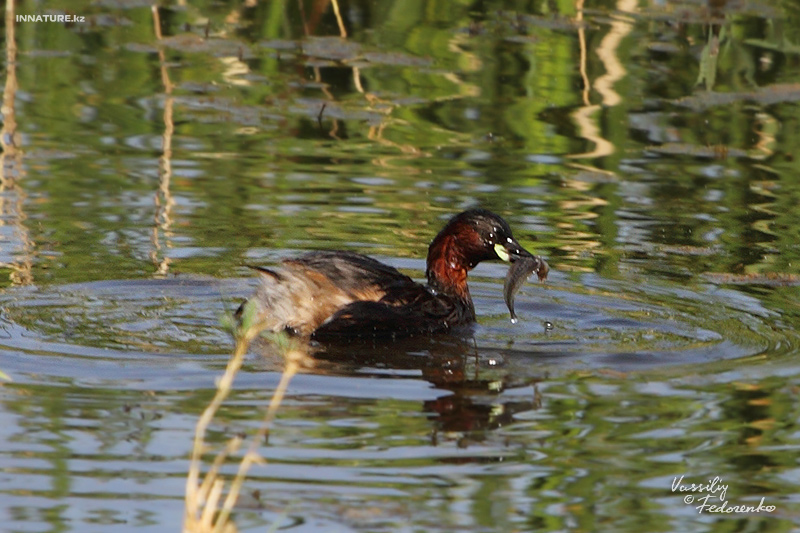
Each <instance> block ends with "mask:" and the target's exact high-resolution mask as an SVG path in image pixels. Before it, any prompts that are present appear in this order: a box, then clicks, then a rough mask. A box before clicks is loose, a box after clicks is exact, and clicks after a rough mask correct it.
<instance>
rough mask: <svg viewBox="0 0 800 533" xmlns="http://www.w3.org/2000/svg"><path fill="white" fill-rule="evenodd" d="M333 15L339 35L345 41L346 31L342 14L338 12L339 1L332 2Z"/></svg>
mask: <svg viewBox="0 0 800 533" xmlns="http://www.w3.org/2000/svg"><path fill="white" fill-rule="evenodd" d="M333 14H334V15H336V23H337V24H338V25H339V35H341V36H342V39H347V30H346V29H345V27H344V21H343V20H342V13H341V12H340V11H339V0H333Z"/></svg>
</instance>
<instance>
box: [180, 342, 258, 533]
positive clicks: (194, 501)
mask: <svg viewBox="0 0 800 533" xmlns="http://www.w3.org/2000/svg"><path fill="white" fill-rule="evenodd" d="M248 333H249V332H248ZM250 340H252V336H251V335H250V334H247V335H245V336H241V337H239V338H237V339H236V348H235V349H234V352H233V355H232V356H231V358H230V360H229V361H228V365H227V367H226V368H225V373H224V374H223V375H222V377H221V378H220V380H219V383H218V384H217V392H216V394H215V395H214V398H213V399H212V400H211V403H209V404H208V407H206V409H205V410H204V411H203V414H202V415H200V418H199V419H198V421H197V426H196V427H195V433H194V446H193V447H192V458H191V463H190V466H189V475H188V476H187V477H186V516H185V527H184V529H186V530H188V531H192V528H190V527H188V525H189V524H195V523H196V521H197V511H198V510H199V509H200V507H201V505H202V504H203V503H204V501H205V500H206V498H204V497H203V496H206V495H208V501H210V500H211V499H212V496H213V492H214V490H215V488H216V487H215V483H214V478H215V477H216V473H217V471H218V470H219V467H220V465H221V464H222V461H223V460H224V459H225V458H226V457H227V455H228V453H230V452H232V451H234V449H233V448H232V447H231V446H229V447H228V448H227V449H226V450H225V451H223V452H220V454H219V456H218V457H217V459H216V460H215V461H214V465H213V467H212V470H211V471H210V472H209V475H208V476H206V479H205V480H204V482H203V487H201V488H200V490H199V488H198V480H199V478H200V462H201V457H202V455H203V451H204V449H205V445H204V442H205V435H206V430H207V429H208V426H209V424H210V423H211V420H212V419H213V418H214V415H215V414H216V412H217V410H218V409H219V407H220V405H222V402H224V401H225V398H227V397H228V394H230V391H231V387H232V385H233V379H234V378H235V377H236V373H237V372H238V371H239V369H240V368H241V367H242V362H243V361H244V356H245V354H246V353H247V347H248V345H249V344H250ZM236 447H237V448H238V443H236ZM211 474H213V475H211ZM219 490H221V486H220V489H219ZM218 497H219V496H217V498H218ZM208 501H205V503H206V512H205V513H204V515H205V514H206V513H207V512H208V510H209V509H211V510H212V511H211V512H212V515H213V510H214V509H216V506H215V505H214V506H211V505H208Z"/></svg>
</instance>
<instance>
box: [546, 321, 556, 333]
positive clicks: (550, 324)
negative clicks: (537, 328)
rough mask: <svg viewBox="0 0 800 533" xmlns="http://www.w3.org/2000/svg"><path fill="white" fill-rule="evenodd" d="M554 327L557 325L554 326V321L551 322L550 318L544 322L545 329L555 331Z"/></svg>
mask: <svg viewBox="0 0 800 533" xmlns="http://www.w3.org/2000/svg"><path fill="white" fill-rule="evenodd" d="M554 327H555V326H553V323H552V322H550V321H549V320H548V321H546V322H545V323H544V330H545V331H553V328H554Z"/></svg>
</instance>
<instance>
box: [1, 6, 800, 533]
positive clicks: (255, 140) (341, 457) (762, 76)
mask: <svg viewBox="0 0 800 533" xmlns="http://www.w3.org/2000/svg"><path fill="white" fill-rule="evenodd" d="M67 4H68V5H65V4H64V3H63V2H60V3H58V2H43V3H38V4H36V5H35V6H34V5H28V4H26V3H22V4H19V3H18V2H17V3H15V5H14V7H15V8H16V13H17V14H24V15H28V14H38V13H39V12H40V11H36V10H41V13H56V14H63V13H71V14H77V15H81V16H84V17H86V21H85V22H79V23H74V24H72V23H70V24H66V25H65V24H61V23H49V22H12V19H8V20H6V22H5V24H4V25H3V31H4V34H5V44H6V48H5V62H4V63H3V65H4V70H3V76H4V79H5V84H4V92H3V111H2V113H3V131H2V135H0V144H2V147H3V166H2V170H3V172H2V178H3V179H2V183H0V222H2V226H0V262H2V268H3V272H4V273H6V274H8V278H7V279H8V280H9V281H8V282H6V283H5V284H4V285H3V292H2V294H0V311H1V313H0V370H2V371H3V372H5V373H6V374H8V375H10V376H11V377H12V378H13V382H10V383H5V384H4V385H3V386H2V388H0V403H1V404H2V408H1V409H0V417H2V426H3V428H4V432H3V438H2V439H0V472H2V473H0V507H2V508H3V511H4V515H5V517H6V521H5V523H4V527H5V528H6V529H8V530H10V531H34V530H35V531H39V530H41V531H82V532H83V531H98V532H107V531H123V530H124V531H129V530H131V531H132V530H136V531H158V532H162V531H170V530H171V531H176V530H178V529H179V528H180V527H181V522H182V498H183V493H184V487H185V476H186V471H187V458H188V454H189V450H190V447H191V439H192V433H193V430H194V425H195V423H196V421H197V417H198V415H199V413H200V412H201V411H202V409H203V407H204V406H205V405H206V404H207V402H208V401H209V400H210V398H211V397H212V395H213V391H214V384H215V380H216V379H217V378H218V376H219V374H220V373H221V371H222V369H223V368H224V366H225V364H226V362H227V358H228V353H229V352H230V350H231V347H232V346H231V344H232V343H231V339H230V336H229V335H228V333H227V332H226V331H225V330H224V328H222V327H221V326H220V316H221V315H222V314H223V313H225V312H226V311H229V310H231V309H233V308H235V307H236V305H238V302H239V301H240V300H241V298H243V297H244V296H246V295H247V294H248V293H249V292H250V291H251V290H252V285H253V282H254V280H253V279H252V278H251V277H250V273H249V272H248V269H247V268H246V267H244V265H245V264H252V263H265V264H268V263H271V262H274V261H277V260H278V259H279V258H280V257H284V256H286V255H291V254H293V253H297V251H298V250H305V249H312V248H336V249H349V250H355V251H360V252H365V253H369V254H371V255H374V256H376V257H378V258H380V259H381V260H385V261H387V262H389V263H391V264H392V265H394V266H396V267H398V268H400V269H402V270H404V271H405V272H408V273H409V274H410V275H412V276H414V277H416V278H420V277H421V276H422V271H423V269H424V254H425V250H426V248H427V244H428V243H429V241H430V239H431V237H432V236H433V235H434V234H435V233H436V231H438V229H439V228H440V227H441V225H442V224H443V222H444V220H446V219H447V217H449V216H450V215H452V214H453V213H454V212H457V211H459V210H460V209H463V208H465V207H468V206H473V205H481V206H483V207H487V208H490V209H493V210H495V211H497V212H498V213H500V214H502V215H503V216H504V217H505V218H507V219H508V221H509V223H510V225H511V226H512V228H513V229H514V232H515V235H516V236H517V237H518V239H519V240H520V241H521V242H523V243H524V244H526V247H528V248H529V249H531V250H535V252H536V253H538V254H541V255H543V256H545V257H547V259H548V262H549V263H550V265H551V267H552V268H553V271H552V272H551V276H550V279H549V280H548V282H547V283H546V284H544V285H539V284H536V283H533V282H531V283H529V284H527V285H526V286H525V287H524V288H523V290H522V291H521V292H520V294H519V295H518V297H517V304H516V308H517V313H518V315H519V316H520V322H519V323H517V324H512V323H511V322H510V320H509V317H508V312H507V310H506V308H505V305H504V303H503V300H502V297H501V294H502V279H503V277H504V275H505V268H504V267H503V266H501V265H481V267H480V268H478V269H477V270H476V271H475V272H474V275H473V276H472V278H471V279H472V283H471V290H472V293H473V296H474V298H475V303H476V309H477V312H478V315H479V316H478V321H479V323H478V325H477V326H476V327H475V329H474V330H473V331H471V332H469V333H468V334H466V335H464V336H463V337H447V338H435V339H414V340H412V341H410V342H406V343H398V344H394V345H389V346H386V345H371V344H369V343H367V344H362V345H350V346H346V347H330V348H328V349H327V350H325V351H322V352H319V353H317V354H316V358H315V364H314V365H313V367H311V368H307V369H305V370H304V371H303V372H302V373H301V374H299V375H297V376H296V377H295V378H294V379H293V380H292V382H291V386H290V389H289V393H288V397H287V398H286V400H285V401H284V404H283V406H282V408H281V411H280V413H279V418H278V421H277V423H276V427H275V429H274V431H273V432H272V433H271V435H270V438H269V442H268V443H266V444H265V445H263V446H262V447H261V449H260V452H261V453H262V455H263V456H264V457H265V458H266V459H267V464H265V465H262V466H259V467H257V468H256V469H254V470H253V472H252V474H251V476H250V477H249V479H248V482H247V486H246V490H247V493H246V495H245V496H244V497H243V498H242V500H241V501H240V503H239V510H238V513H237V515H236V521H237V525H238V527H239V529H240V530H244V531H264V530H267V529H268V528H269V525H270V524H275V523H278V524H280V525H281V527H282V530H287V531H293V532H305V531H431V532H435V531H442V532H444V531H448V532H449V531H533V530H548V531H560V530H566V529H574V530H586V531H599V530H614V531H712V530H713V531H716V530H722V529H731V530H737V531H738V530H765V531H790V530H793V529H797V528H798V527H800V521H798V519H797V502H798V499H800V488H799V487H798V485H800V469H798V465H797V456H798V449H799V448H800V441H799V439H798V432H797V430H796V424H797V421H798V416H799V415H798V410H797V402H796V396H797V390H798V387H800V379H798V376H800V366H798V364H797V363H796V356H797V354H798V338H797V333H796V332H797V331H798V328H800V312H799V309H798V305H797V302H798V279H800V278H798V265H799V264H800V253H798V248H797V242H799V241H800V233H798V228H799V227H800V224H799V223H798V215H797V206H798V205H799V204H800V186H798V180H797V178H796V176H797V174H798V162H797V160H796V157H795V154H796V153H797V151H798V146H797V144H798V143H797V138H798V136H797V135H796V134H795V133H796V131H795V130H796V129H797V124H798V107H797V100H798V85H797V84H798V79H800V78H798V75H799V74H800V69H799V68H798V67H799V66H800V63H798V61H797V54H798V45H797V44H795V43H798V42H800V36H798V34H797V31H796V30H795V28H797V27H800V20H798V12H797V9H796V6H795V5H794V4H792V3H791V2H782V1H780V0H775V1H771V2H761V3H752V2H751V3H746V2H716V1H715V2H711V3H709V4H704V3H697V2H645V1H642V2H637V1H628V0H620V1H618V2H605V1H598V2H581V1H578V2H572V1H569V2H562V1H555V2H540V3H531V4H530V5H528V4H525V5H522V4H520V5H516V4H515V5H513V6H511V5H509V4H508V3H503V2H495V3H488V4H469V5H467V4H458V3H453V2H438V3H425V4H424V5H423V4H420V5H419V6H417V5H413V4H412V3H408V2H379V3H365V2H348V3H345V2H340V7H341V8H342V9H341V13H342V17H343V23H344V26H345V29H346V31H347V35H348V36H347V38H346V39H343V38H340V37H338V35H339V32H340V28H339V25H338V23H337V20H336V17H335V15H334V12H333V5H332V3H329V2H282V1H273V2H245V3H231V2H216V3H208V2H192V3H191V5H182V4H181V5H171V4H170V5H162V6H160V8H159V9H158V12H157V13H158V21H157V26H158V28H159V30H160V38H159V37H157V36H156V35H157V34H156V32H155V30H154V28H155V23H156V21H154V16H153V12H152V10H151V9H150V5H149V4H144V3H142V2H138V1H127V0H125V1H115V2H104V1H101V2H88V1H82V0H75V1H71V2H68V3H67ZM9 13H11V14H12V15H13V14H14V13H12V12H10V11H9ZM13 45H16V48H15V47H14V46H13ZM547 324H550V325H551V326H552V327H549V326H547ZM283 365H284V361H283V359H282V358H281V356H280V355H279V354H278V353H276V351H275V350H274V349H273V348H271V347H270V345H269V344H268V343H260V344H259V345H258V346H256V347H254V348H253V349H252V350H251V353H250V354H249V356H248V359H247V361H246V364H245V368H244V370H243V371H242V373H241V374H240V375H239V376H238V378H237V381H236V389H235V391H234V393H233V395H232V397H231V398H230V400H229V401H228V402H227V403H226V404H225V405H224V406H223V409H222V410H221V412H220V415H219V417H218V419H217V420H216V421H215V423H214V425H213V426H212V428H211V432H210V436H209V439H210V441H211V442H212V444H214V445H221V443H223V442H225V440H226V439H227V438H229V437H230V436H231V435H232V434H236V433H237V432H245V433H247V432H252V431H253V430H255V428H256V427H257V426H258V424H259V421H260V419H261V417H262V411H263V409H264V407H265V405H266V403H267V402H268V401H269V398H270V397H271V395H272V391H273V390H274V388H275V386H276V384H277V383H278V379H279V373H280V371H281V369H282V368H283ZM234 466H235V465H234V464H233V463H231V464H228V465H226V467H225V468H226V471H227V472H232V471H233V470H234ZM681 475H685V476H686V480H687V481H688V482H694V483H699V482H706V481H707V480H708V479H712V478H714V477H715V476H719V477H721V478H722V479H723V480H724V482H725V483H728V484H729V485H730V487H729V489H728V499H729V500H730V505H739V504H748V505H757V503H758V502H759V500H760V499H761V498H762V497H763V498H765V502H766V503H767V504H770V505H775V506H776V511H775V512H773V513H750V514H727V515H719V514H710V513H703V514H698V513H697V510H696V509H695V507H694V506H692V505H687V504H686V503H684V500H683V497H684V495H681V494H678V493H674V492H672V491H671V490H670V487H671V485H672V482H673V479H674V478H675V477H676V476H678V477H679V476H681Z"/></svg>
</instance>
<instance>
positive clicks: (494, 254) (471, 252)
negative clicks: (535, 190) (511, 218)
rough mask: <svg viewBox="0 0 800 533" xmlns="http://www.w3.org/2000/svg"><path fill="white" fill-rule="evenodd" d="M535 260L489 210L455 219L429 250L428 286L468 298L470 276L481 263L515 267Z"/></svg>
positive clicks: (441, 232)
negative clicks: (528, 259) (524, 260)
mask: <svg viewBox="0 0 800 533" xmlns="http://www.w3.org/2000/svg"><path fill="white" fill-rule="evenodd" d="M521 257H532V254H531V253H530V252H529V251H527V250H526V249H525V248H523V247H522V245H520V244H519V242H517V240H516V239H515V238H514V236H513V235H512V234H511V228H510V227H509V226H508V223H507V222H506V221H505V220H503V219H502V218H501V217H500V216H498V215H496V214H494V213H492V212H491V211H487V210H486V209H470V210H468V211H464V212H463V213H461V214H459V215H456V216H455V217H453V218H452V219H450V221H449V222H448V223H447V225H445V227H444V229H442V231H440V232H439V234H438V235H437V236H436V238H435V239H433V242H432V243H431V245H430V247H429V248H428V270H427V276H428V283H429V284H430V285H431V286H432V287H433V288H434V289H440V290H451V292H456V293H463V294H466V295H468V294H469V292H468V291H467V288H466V277H467V272H468V271H469V270H471V269H472V268H474V267H475V265H477V264H478V263H480V262H481V261H490V260H493V259H500V260H502V261H506V262H510V263H513V262H514V261H516V260H517V259H520V258H521Z"/></svg>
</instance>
